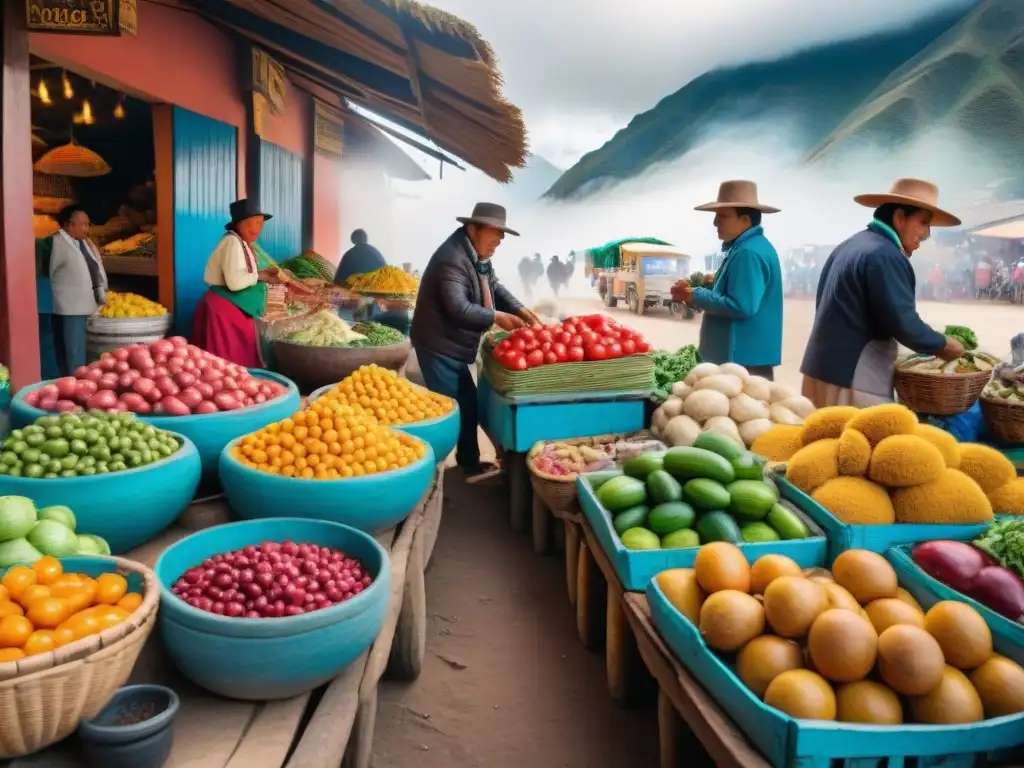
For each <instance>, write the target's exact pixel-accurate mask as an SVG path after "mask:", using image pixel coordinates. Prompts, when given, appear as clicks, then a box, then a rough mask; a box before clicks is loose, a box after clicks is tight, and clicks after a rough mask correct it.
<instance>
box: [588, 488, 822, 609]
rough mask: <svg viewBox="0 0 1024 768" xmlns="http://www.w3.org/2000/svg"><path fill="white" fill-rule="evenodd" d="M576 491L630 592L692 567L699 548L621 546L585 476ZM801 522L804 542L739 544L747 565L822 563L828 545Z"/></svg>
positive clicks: (813, 527)
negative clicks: (785, 560)
mask: <svg viewBox="0 0 1024 768" xmlns="http://www.w3.org/2000/svg"><path fill="white" fill-rule="evenodd" d="M576 492H577V496H578V497H579V503H580V508H581V509H582V510H583V515H584V517H586V518H587V522H588V523H590V527H591V528H592V529H593V530H594V535H596V536H597V540H598V541H599V542H600V543H601V548H602V549H603V550H604V552H605V554H606V555H608V560H609V562H611V564H612V567H613V568H614V569H615V574H616V575H617V576H618V577H619V581H620V582H621V583H622V586H623V587H624V588H625V589H626V590H628V591H631V592H643V591H644V590H645V589H647V584H648V582H650V580H651V579H652V578H654V577H655V576H657V575H658V574H659V573H661V572H662V571H664V570H666V569H668V568H691V567H692V566H693V561H694V560H695V559H696V557H697V550H698V549H699V547H688V548H685V549H653V550H630V549H626V548H625V547H624V546H622V541H621V540H620V539H619V534H618V533H616V532H615V528H614V527H613V526H612V516H611V514H610V513H609V512H608V510H607V509H605V508H604V507H603V506H601V502H600V501H598V500H597V495H596V494H595V493H594V489H593V488H591V487H590V483H589V482H587V480H586V475H579V476H578V477H577V478H576ZM804 522H805V523H807V525H808V527H809V528H810V529H811V530H812V531H813V532H814V533H816V534H818V535H816V536H812V537H811V538H807V539H799V540H795V541H766V542H757V543H752V544H740V545H738V546H739V548H740V549H741V550H743V553H744V554H745V555H746V556H747V559H748V560H749V561H750V562H753V561H754V560H756V559H757V558H759V557H761V556H762V555H786V557H791V558H792V559H793V560H795V561H796V563H797V565H799V566H800V567H801V568H813V567H817V566H822V565H824V564H825V558H826V556H827V554H828V542H827V541H826V540H825V536H824V534H823V533H822V531H821V529H820V528H818V526H816V525H815V524H814V521H813V520H808V519H807V518H806V517H805V518H804Z"/></svg>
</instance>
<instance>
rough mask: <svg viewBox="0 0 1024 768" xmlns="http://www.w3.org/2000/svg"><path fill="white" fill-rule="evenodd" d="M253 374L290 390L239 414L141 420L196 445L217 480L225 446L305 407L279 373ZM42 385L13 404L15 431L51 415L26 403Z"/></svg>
mask: <svg viewBox="0 0 1024 768" xmlns="http://www.w3.org/2000/svg"><path fill="white" fill-rule="evenodd" d="M249 372H250V373H251V374H252V375H253V376H255V377H256V378H259V379H269V380H271V381H276V382H277V383H278V384H283V385H284V386H286V387H287V388H288V390H287V391H286V392H285V393H284V394H283V395H281V396H279V397H275V398H274V399H273V400H270V401H268V402H266V403H263V404H262V405H254V406H252V407H251V408H243V409H241V410H238V411H224V412H221V413H207V414H202V415H193V416H142V415H140V416H139V418H140V419H142V420H143V421H145V422H147V423H149V424H152V425H153V426H154V427H159V428H160V429H166V430H168V431H171V432H178V433H180V434H182V435H185V437H187V438H188V439H189V440H191V441H192V442H193V443H195V446H196V450H198V451H199V457H200V459H201V460H202V463H203V474H204V475H207V476H215V475H216V472H217V461H218V459H219V458H220V452H221V451H222V450H223V449H224V446H225V445H227V444H228V443H230V442H231V441H232V440H234V439H235V438H237V437H241V436H242V435H247V434H249V433H250V432H255V431H256V430H257V429H259V428H260V427H265V426H266V425H267V424H270V423H271V422H274V421H281V419H285V418H287V417H288V416H291V415H292V414H293V413H295V412H296V411H297V410H299V406H300V404H301V397H300V396H299V388H298V387H296V386H295V384H294V383H293V382H292V381H291V380H290V379H287V378H285V377H284V376H281V375H280V374H277V373H271V372H270V371H264V370H260V369H258V368H251V369H250V370H249ZM49 383H50V382H48V381H41V382H39V383H38V384H33V385H32V386H31V387H25V388H23V389H21V390H20V391H19V392H18V394H17V395H15V396H14V400H13V401H12V402H11V417H12V419H13V421H14V426H15V427H24V426H26V425H28V424H31V423H32V422H34V421H35V420H36V419H38V418H39V417H40V416H46V415H47V414H48V413H49V412H48V411H43V410H40V409H39V408H33V407H32V406H31V405H28V404H27V403H26V402H25V395H27V394H28V393H29V392H32V391H33V390H35V389H38V388H39V387H42V386H44V385H46V384H49Z"/></svg>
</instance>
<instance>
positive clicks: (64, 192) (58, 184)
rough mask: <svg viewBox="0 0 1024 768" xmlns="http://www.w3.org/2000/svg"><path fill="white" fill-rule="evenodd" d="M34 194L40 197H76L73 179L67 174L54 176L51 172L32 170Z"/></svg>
mask: <svg viewBox="0 0 1024 768" xmlns="http://www.w3.org/2000/svg"><path fill="white" fill-rule="evenodd" d="M32 194H33V195H39V196H40V197H70V198H72V199H74V197H75V190H74V187H73V186H72V184H71V179H69V178H68V177H67V176H54V175H53V174H50V173H41V172H40V171H32Z"/></svg>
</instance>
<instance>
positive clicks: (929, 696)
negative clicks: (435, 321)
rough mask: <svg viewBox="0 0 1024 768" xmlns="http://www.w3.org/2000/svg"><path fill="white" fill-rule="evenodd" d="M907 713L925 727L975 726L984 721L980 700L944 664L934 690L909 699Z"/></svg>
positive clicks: (964, 679)
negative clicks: (974, 724) (908, 710)
mask: <svg viewBox="0 0 1024 768" xmlns="http://www.w3.org/2000/svg"><path fill="white" fill-rule="evenodd" d="M910 712H911V714H912V715H913V716H914V720H916V721H917V722H919V723H927V724H929V725H954V724H959V723H976V722H978V721H979V720H983V719H984V718H985V711H984V705H983V704H982V702H981V697H980V696H979V695H978V692H977V691H976V690H975V689H974V686H973V685H971V681H970V680H968V679H967V676H966V675H965V674H964V673H963V672H961V671H960V670H959V669H956V668H955V667H951V666H949V665H948V664H947V665H946V668H945V669H944V670H943V672H942V678H941V680H940V681H939V685H938V686H937V687H936V688H935V689H933V690H932V691H930V692H929V693H926V694H924V695H922V696H912V697H911V698H910Z"/></svg>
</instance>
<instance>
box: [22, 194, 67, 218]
mask: <svg viewBox="0 0 1024 768" xmlns="http://www.w3.org/2000/svg"><path fill="white" fill-rule="evenodd" d="M73 202H75V201H74V200H73V199H72V198H70V197H45V196H42V195H34V196H33V197H32V210H33V212H35V213H46V214H49V215H50V216H56V215H57V214H58V213H60V212H61V211H63V210H64V209H65V208H67V207H68V206H69V205H71V204H72V203H73Z"/></svg>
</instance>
